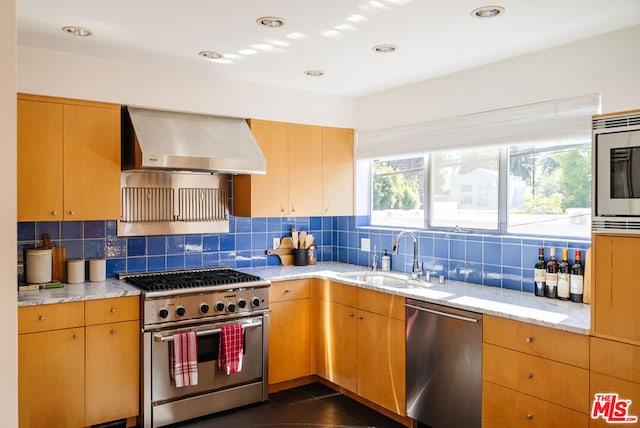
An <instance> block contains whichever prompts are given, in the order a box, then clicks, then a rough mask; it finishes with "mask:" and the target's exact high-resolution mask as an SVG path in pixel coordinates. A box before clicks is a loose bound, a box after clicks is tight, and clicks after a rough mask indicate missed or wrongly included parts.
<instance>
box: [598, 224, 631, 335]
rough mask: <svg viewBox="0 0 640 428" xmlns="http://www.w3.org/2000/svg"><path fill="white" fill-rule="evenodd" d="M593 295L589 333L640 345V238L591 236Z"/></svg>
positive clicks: (606, 235) (604, 235) (605, 235)
mask: <svg viewBox="0 0 640 428" xmlns="http://www.w3.org/2000/svg"><path fill="white" fill-rule="evenodd" d="M592 242H593V256H594V257H593V258H592V260H593V261H594V270H593V275H594V280H595V281H594V293H593V301H592V307H591V333H592V334H593V335H594V336H601V337H605V338H611V339H616V340H621V341H625V342H628V343H632V344H636V345H640V323H638V321H637V320H638V304H637V302H639V301H640V287H638V273H637V271H636V269H635V263H637V254H638V251H640V238H638V237H635V236H630V235H608V234H594V235H593V240H592Z"/></svg>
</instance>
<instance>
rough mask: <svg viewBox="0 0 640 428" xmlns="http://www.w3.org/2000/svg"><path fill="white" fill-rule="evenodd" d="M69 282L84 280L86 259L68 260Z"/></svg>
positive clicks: (74, 282) (75, 282)
mask: <svg viewBox="0 0 640 428" xmlns="http://www.w3.org/2000/svg"><path fill="white" fill-rule="evenodd" d="M67 282H68V283H69V284H79V283H81V282H84V260H83V259H71V260H67Z"/></svg>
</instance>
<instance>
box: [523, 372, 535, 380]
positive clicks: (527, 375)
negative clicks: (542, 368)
mask: <svg viewBox="0 0 640 428" xmlns="http://www.w3.org/2000/svg"><path fill="white" fill-rule="evenodd" d="M524 377H526V378H527V379H531V378H533V374H531V373H525V374H524Z"/></svg>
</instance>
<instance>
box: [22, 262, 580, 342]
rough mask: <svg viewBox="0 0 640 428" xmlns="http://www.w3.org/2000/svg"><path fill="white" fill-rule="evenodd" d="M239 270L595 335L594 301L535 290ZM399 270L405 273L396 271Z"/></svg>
mask: <svg viewBox="0 0 640 428" xmlns="http://www.w3.org/2000/svg"><path fill="white" fill-rule="evenodd" d="M237 270H240V271H243V272H247V273H252V274H254V275H258V276H261V277H263V278H265V279H268V280H271V281H273V282H275V281H287V280H294V279H304V278H321V279H329V280H332V281H337V282H341V283H344V284H349V285H353V286H357V287H363V288H369V289H373V290H378V291H384V292H386V293H390V294H396V295H399V296H403V297H409V298H414V299H418V300H422V301H426V302H431V303H436V304H441V305H445V306H449V307H454V308H459V309H464V310H468V311H473V312H479V313H483V314H489V315H496V316H500V317H503V318H509V319H513V320H517V321H524V322H528V323H532V324H538V325H542V326H546V327H552V328H557V329H560V330H566V331H571V332H575V333H580V334H589V328H590V306H589V305H584V304H579V303H573V302H567V301H562V300H554V299H546V298H541V297H536V296H534V295H533V294H531V293H522V292H519V291H513V290H505V289H501V288H496V287H488V286H482V285H477V284H470V283H464V282H458V281H448V280H447V281H446V282H445V283H444V284H439V283H437V280H435V279H434V282H432V283H427V282H424V281H422V282H418V283H417V284H418V285H417V286H413V287H411V288H398V287H391V286H384V285H371V284H367V283H365V282H362V281H357V280H356V279H353V278H348V277H344V276H341V275H340V274H342V273H348V272H357V271H364V270H366V268H365V267H364V266H357V265H350V264H345V263H337V262H323V263H319V264H317V265H309V266H268V267H260V268H239V269H237ZM393 273H394V274H400V273H399V272H395V271H394V272H393ZM407 277H408V275H407ZM139 294H140V290H138V289H137V288H135V287H132V286H130V285H128V284H126V283H124V282H122V281H119V280H118V279H115V278H109V279H107V280H106V281H104V282H86V283H82V284H65V286H64V288H53V289H48V290H37V291H19V292H18V306H19V307H21V306H34V305H43V304H51V303H65V302H75V301H83V300H93V299H106V298H112V297H125V296H135V295H139Z"/></svg>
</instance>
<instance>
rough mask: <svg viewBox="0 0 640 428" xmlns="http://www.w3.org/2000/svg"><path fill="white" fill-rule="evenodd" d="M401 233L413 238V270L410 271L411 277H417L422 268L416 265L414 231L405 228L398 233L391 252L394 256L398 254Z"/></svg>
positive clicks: (416, 240)
mask: <svg viewBox="0 0 640 428" xmlns="http://www.w3.org/2000/svg"><path fill="white" fill-rule="evenodd" d="M402 235H409V236H411V237H412V238H413V270H412V271H411V279H418V277H419V276H420V273H422V269H420V266H418V237H417V236H416V234H415V233H413V232H409V231H407V230H403V231H402V232H400V233H398V236H396V242H394V243H393V250H391V254H393V255H394V256H395V255H398V244H399V243H400V238H401V237H402Z"/></svg>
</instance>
